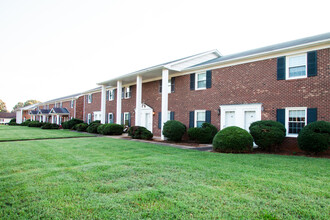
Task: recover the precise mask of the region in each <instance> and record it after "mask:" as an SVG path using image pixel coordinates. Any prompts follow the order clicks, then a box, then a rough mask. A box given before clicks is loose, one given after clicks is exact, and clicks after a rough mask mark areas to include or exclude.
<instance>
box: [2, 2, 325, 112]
mask: <svg viewBox="0 0 330 220" xmlns="http://www.w3.org/2000/svg"><path fill="white" fill-rule="evenodd" d="M329 6H330V3H328V1H319V0H314V1H293V0H292V1H288V0H286V1H282V0H278V1H254V0H251V1H222V0H215V1H210V0H201V1H193V0H190V1H185V0H175V1H173V0H167V1H157V0H153V1H145V0H139V1H126V0H120V1H111V0H108V1H106V0H94V1H86V0H56V1H55V0H47V1H45V0H29V1H26V0H0V75H1V86H0V99H2V100H3V101H5V102H6V104H7V108H8V109H9V110H11V109H12V107H13V106H14V105H15V104H16V103H17V102H19V101H22V102H24V101H26V100H27V99H37V100H40V101H47V100H49V99H53V98H58V97H61V96H66V95H70V94H74V93H78V92H82V91H85V90H88V89H91V88H94V87H96V83H98V82H101V81H104V80H108V79H111V78H113V77H116V76H118V75H122V74H125V73H129V72H132V71H135V70H138V69H142V68H145V67H148V66H151V65H155V64H159V63H162V62H166V61H169V60H173V59H177V58H181V57H184V56H189V55H192V54H196V53H200V52H203V51H207V50H211V49H218V50H219V51H220V52H221V53H222V54H223V55H227V54H231V53H236V52H240V51H244V50H248V49H253V48H257V47H262V46H266V45H271V44H276V43H280V42H284V41H289V40H294V39H298V38H303V37H307V36H312V35H317V34H321V33H325V32H329V31H330V30H329Z"/></svg>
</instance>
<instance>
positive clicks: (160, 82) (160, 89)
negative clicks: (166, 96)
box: [159, 80, 163, 93]
mask: <svg viewBox="0 0 330 220" xmlns="http://www.w3.org/2000/svg"><path fill="white" fill-rule="evenodd" d="M162 88H163V87H162V80H159V93H162Z"/></svg>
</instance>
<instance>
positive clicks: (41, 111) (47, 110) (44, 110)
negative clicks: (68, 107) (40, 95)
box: [38, 109, 50, 115]
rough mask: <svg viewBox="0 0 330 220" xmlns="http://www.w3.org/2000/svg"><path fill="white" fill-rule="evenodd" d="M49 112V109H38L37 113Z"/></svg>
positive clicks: (44, 113) (45, 113) (46, 113)
mask: <svg viewBox="0 0 330 220" xmlns="http://www.w3.org/2000/svg"><path fill="white" fill-rule="evenodd" d="M49 112H50V110H49V109H40V110H39V112H38V114H41V115H48V114H49Z"/></svg>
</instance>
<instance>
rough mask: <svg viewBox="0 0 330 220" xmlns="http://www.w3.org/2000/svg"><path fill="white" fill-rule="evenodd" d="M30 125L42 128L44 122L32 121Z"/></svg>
mask: <svg viewBox="0 0 330 220" xmlns="http://www.w3.org/2000/svg"><path fill="white" fill-rule="evenodd" d="M28 126H29V127H36V128H40V127H41V126H43V123H42V122H39V121H31V122H30V123H29V125H28Z"/></svg>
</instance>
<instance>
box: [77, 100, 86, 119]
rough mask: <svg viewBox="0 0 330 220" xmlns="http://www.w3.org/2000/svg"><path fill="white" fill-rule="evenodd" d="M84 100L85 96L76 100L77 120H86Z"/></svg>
mask: <svg viewBox="0 0 330 220" xmlns="http://www.w3.org/2000/svg"><path fill="white" fill-rule="evenodd" d="M84 98H85V96H80V97H79V98H78V99H76V101H75V102H76V105H75V108H76V118H78V119H81V120H84V117H83V114H84Z"/></svg>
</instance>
